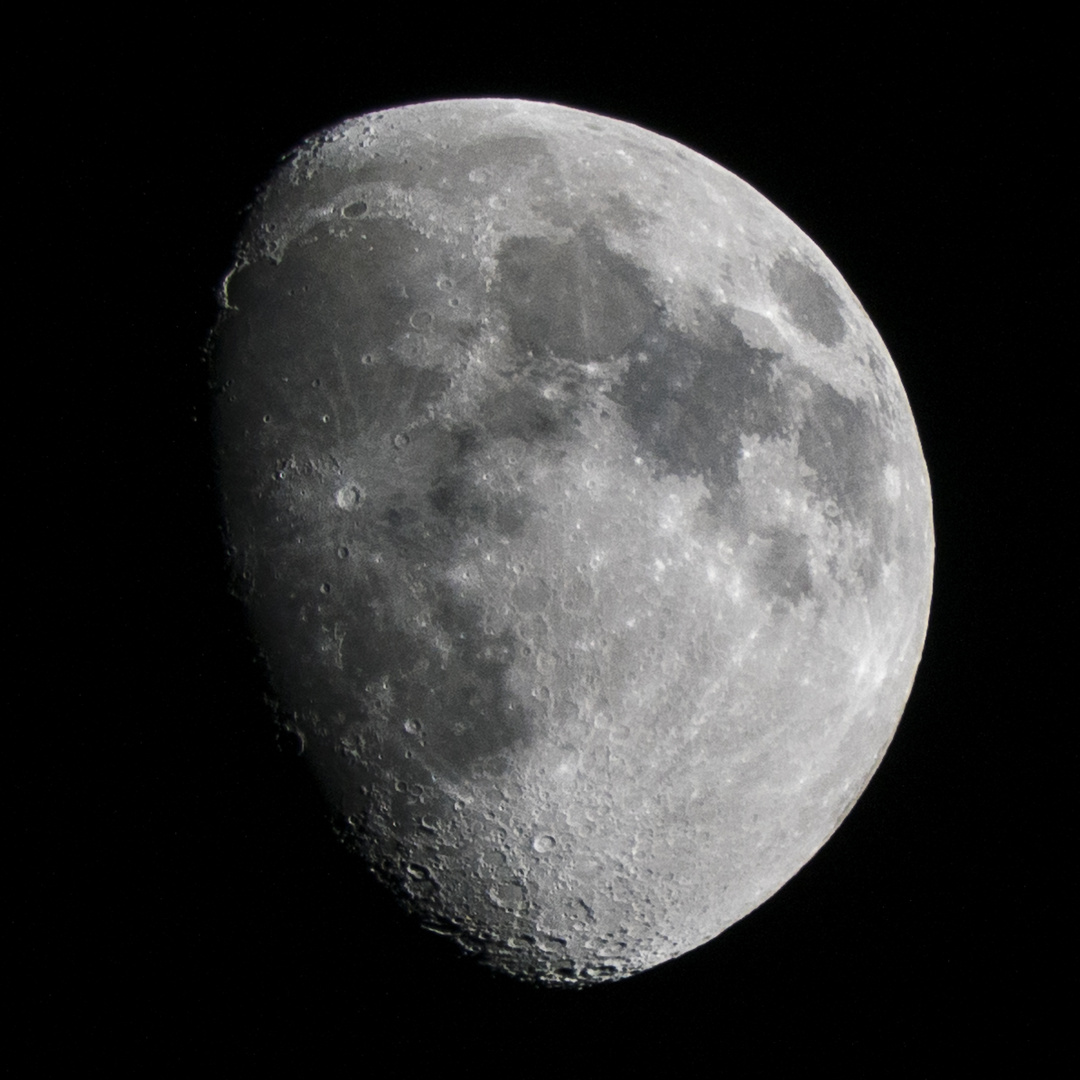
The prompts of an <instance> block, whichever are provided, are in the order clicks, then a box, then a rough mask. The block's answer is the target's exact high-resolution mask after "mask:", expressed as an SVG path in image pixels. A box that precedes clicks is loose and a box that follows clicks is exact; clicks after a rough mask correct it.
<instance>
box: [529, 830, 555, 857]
mask: <svg viewBox="0 0 1080 1080" xmlns="http://www.w3.org/2000/svg"><path fill="white" fill-rule="evenodd" d="M532 846H533V851H539V852H541V853H543V852H546V851H552V850H553V849H554V847H555V837H554V836H548V835H546V834H545V835H543V836H537V837H535V838H534V839H533V842H532Z"/></svg>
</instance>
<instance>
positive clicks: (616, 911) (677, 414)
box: [214, 100, 933, 983]
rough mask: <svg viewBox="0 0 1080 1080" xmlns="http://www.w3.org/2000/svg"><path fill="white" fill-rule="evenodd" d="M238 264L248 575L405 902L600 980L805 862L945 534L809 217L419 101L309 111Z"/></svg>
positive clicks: (526, 111) (228, 452) (265, 627)
mask: <svg viewBox="0 0 1080 1080" xmlns="http://www.w3.org/2000/svg"><path fill="white" fill-rule="evenodd" d="M222 293H223V312H222V316H221V320H220V323H219V326H218V328H217V330H216V332H215V336H214V378H215V380H216V384H217V387H218V390H219V393H218V396H217V401H218V405H217V417H216V425H217V428H216V430H217V439H218V447H219V452H220V488H221V493H222V500H223V506H224V517H225V521H226V525H227V532H228V538H229V544H230V551H231V553H232V558H233V564H234V566H235V569H236V582H237V588H238V590H239V591H240V593H241V595H242V596H243V598H244V600H245V603H246V605H247V608H248V611H249V613H250V617H251V621H252V626H253V628H254V632H255V635H256V637H257V640H258V642H259V643H260V646H261V648H262V650H263V652H264V655H265V657H266V661H267V666H268V669H269V672H270V677H271V680H272V683H273V689H274V693H275V695H276V699H277V702H278V714H279V717H280V719H281V722H282V723H284V724H285V725H287V726H288V727H290V728H292V729H294V730H295V731H296V732H297V733H298V734H299V735H300V736H301V737H302V739H303V741H304V744H305V746H306V753H307V755H308V756H309V758H310V760H311V762H312V764H313V767H314V768H315V769H316V771H317V773H318V775H319V776H320V777H321V778H322V780H323V782H324V784H325V786H326V789H327V792H328V795H329V798H330V799H331V801H332V803H333V806H334V807H335V809H336V811H338V813H339V816H340V821H341V822H342V831H343V833H344V834H345V835H346V837H347V839H348V840H349V841H350V842H351V843H352V844H354V845H355V846H357V847H358V848H359V849H360V850H361V851H362V852H363V854H364V856H365V857H366V858H367V859H368V860H369V861H370V863H371V865H372V866H373V867H374V869H375V870H376V872H377V873H378V874H379V876H380V877H381V878H382V879H383V880H384V881H386V882H387V883H388V884H389V885H390V886H391V887H392V888H393V889H394V890H395V891H396V892H397V893H398V895H399V896H400V897H401V898H402V900H403V901H404V902H405V903H406V904H407V906H409V907H410V908H411V909H413V910H414V911H416V912H417V913H418V914H419V915H420V917H421V918H422V919H423V920H424V922H425V923H426V924H427V925H428V926H430V927H432V928H434V929H437V930H439V931H440V932H443V933H447V934H450V935H452V936H453V937H455V938H456V939H457V940H458V941H459V942H460V943H461V945H462V946H463V947H464V948H466V949H467V950H469V951H471V952H475V953H477V954H479V955H480V957H481V958H482V959H483V960H484V961H485V962H487V963H489V964H491V965H492V966H494V967H496V968H499V969H501V970H503V971H506V972H509V973H510V974H513V975H515V976H519V977H522V978H526V979H531V980H537V981H542V982H550V983H558V982H568V983H585V982H593V981H602V980H606V979H613V978H620V977H623V976H626V975H628V974H632V973H633V972H635V971H638V970H641V969H643V968H647V967H650V966H652V965H654V964H657V963H660V962H662V961H664V960H667V959H669V958H671V957H674V956H677V955H679V954H680V953H683V952H685V951H687V950H689V949H692V948H694V947H695V946H697V945H700V944H702V943H703V942H705V941H707V940H709V939H710V938H712V937H713V936H715V935H716V934H718V933H720V932H721V931H722V930H723V929H724V928H725V927H727V926H730V925H731V924H732V923H733V922H735V921H736V920H737V919H739V918H741V917H742V916H743V915H745V914H746V913H747V912H749V911H750V910H752V909H753V908H754V907H756V906H757V905H758V904H760V903H761V902H762V901H763V900H764V899H766V898H767V897H768V896H769V895H770V894H772V893H773V892H775V891H776V890H777V889H778V888H780V886H781V885H782V884H783V883H784V882H785V881H787V880H788V879H789V878H790V877H791V876H792V875H793V874H795V873H796V871H797V870H798V869H799V868H800V867H801V866H802V865H803V864H804V863H805V862H806V861H807V860H808V859H809V858H810V857H811V856H812V855H813V854H814V852H816V851H817V850H818V848H819V847H820V846H821V845H822V844H823V843H824V842H825V840H826V839H827V838H828V837H829V835H830V834H831V833H832V831H833V830H834V829H835V828H836V826H837V825H838V824H839V822H840V821H841V819H842V818H843V817H844V815H845V814H846V813H847V812H848V810H849V809H850V807H851V806H852V804H853V802H854V801H855V799H856V798H857V797H858V795H859V793H860V792H861V791H862V789H863V787H864V786H865V784H866V783H867V781H868V779H869V777H870V776H871V774H872V773H873V771H874V769H875V767H876V766H877V764H878V762H879V761H880V759H881V756H882V754H883V753H884V751H885V748H886V747H887V745H888V743H889V740H890V739H891V737H892V734H893V731H894V730H895V727H896V724H897V722H898V720H899V718H900V715H901V712H902V710H903V707H904V703H905V701H906V699H907V695H908V693H909V690H910V688H911V685H912V680H913V678H914V675H915V670H916V666H917V664H918V660H919V655H920V652H921V648H922V643H923V638H924V634H925V630H926V623H927V616H928V610H929V602H930V588H931V575H932V562H933V534H932V523H931V504H930V490H929V483H928V480H927V473H926V468H925V465H924V463H923V458H922V453H921V450H920V446H919V440H918V436H917V433H916V430H915V425H914V422H913V420H912V416H911V412H910V409H909V407H908V403H907V400H906V397H905V395H904V391H903V388H902V387H901V384H900V381H899V378H898V376H897V373H896V370H895V368H894V367H893V364H892V362H891V360H890V359H889V356H888V353H887V351H886V349H885V346H884V344H883V343H882V341H881V339H880V337H879V336H878V334H877V332H876V331H875V330H874V328H873V326H872V325H871V324H870V322H869V320H868V319H867V317H866V314H865V313H864V311H863V310H862V308H861V307H860V305H859V303H858V301H857V300H856V299H855V297H854V296H853V295H852V293H851V291H850V290H849V289H848V287H847V285H846V284H845V283H844V281H843V279H842V278H841V277H840V275H839V274H838V273H837V271H836V270H835V269H834V268H833V267H832V265H831V264H830V263H829V262H828V260H827V259H826V258H825V257H824V255H823V254H822V253H821V252H820V251H819V250H818V249H817V247H815V246H814V244H813V243H812V242H811V241H810V240H809V239H808V238H807V237H806V236H805V235H804V234H803V233H802V232H801V231H800V230H799V229H798V228H797V227H796V226H795V225H794V224H792V222H790V221H789V220H788V219H787V218H786V217H784V215H783V214H781V213H780V212H779V211H778V210H777V209H776V208H775V207H773V206H772V205H771V204H770V203H769V202H767V201H766V200H765V199H764V198H762V197H761V196H760V195H759V194H757V193H756V192H755V191H753V190H752V189H751V188H750V187H748V186H747V185H746V184H745V183H743V182H742V181H740V180H739V179H737V178H736V177H735V176H733V175H731V174H730V173H728V172H727V171H725V170H724V169H722V168H721V167H719V166H718V165H715V164H713V163H712V162H710V161H707V160H706V159H704V158H702V157H701V156H699V155H697V154H695V153H693V152H691V151H690V150H687V149H686V148H684V147H681V146H679V145H677V144H676V143H673V142H671V141H670V140H668V139H665V138H662V137H660V136H658V135H655V134H652V133H650V132H647V131H643V130H641V129H640V128H637V127H633V126H631V125H629V124H626V123H622V122H619V121H615V120H610V119H605V118H602V117H598V116H593V115H590V114H587V113H583V112H578V111H575V110H572V109H566V108H562V107H559V106H555V105H541V104H534V103H528V102H521V101H498V100H472V101H452V102H438V103H434V104H426V105H417V106H412V107H409V108H404V109H396V110H392V111H389V112H386V113H380V114H374V115H371V116H366V117H361V118H359V119H356V120H351V121H348V122H346V123H343V124H341V125H340V126H338V127H336V128H334V129H332V130H330V131H328V132H325V133H323V134H322V135H320V136H318V137H317V138H315V139H313V140H311V141H310V142H309V143H307V144H305V145H304V146H303V147H302V148H300V149H299V150H298V151H296V152H295V153H294V154H293V156H292V157H291V158H289V159H288V160H287V161H286V162H285V163H284V164H283V165H282V166H281V167H280V168H279V170H278V171H277V172H276V174H275V175H274V177H273V178H272V179H271V181H270V183H269V184H268V186H267V187H266V189H265V190H264V191H263V192H262V194H261V195H260V197H259V199H258V201H257V203H256V205H255V207H254V210H253V212H252V214H251V217H250V220H249V223H248V225H247V227H246V230H245V232H244V234H243V236H242V238H241V242H240V244H239V247H238V254H237V258H236V262H235V265H234V267H233V269H232V270H231V272H230V273H229V275H228V276H227V278H226V280H225V283H224V285H223V290H222Z"/></svg>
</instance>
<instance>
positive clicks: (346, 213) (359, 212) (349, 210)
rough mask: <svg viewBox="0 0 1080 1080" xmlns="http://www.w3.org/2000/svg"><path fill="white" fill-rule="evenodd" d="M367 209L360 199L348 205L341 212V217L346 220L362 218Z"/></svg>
mask: <svg viewBox="0 0 1080 1080" xmlns="http://www.w3.org/2000/svg"><path fill="white" fill-rule="evenodd" d="M367 209H368V206H367V203H366V202H364V201H363V199H360V200H359V201H357V202H353V203H349V205H348V206H346V207H345V208H344V209H343V210H342V211H341V216H342V217H347V218H358V217H363V216H364V215H365V214H366V213H367Z"/></svg>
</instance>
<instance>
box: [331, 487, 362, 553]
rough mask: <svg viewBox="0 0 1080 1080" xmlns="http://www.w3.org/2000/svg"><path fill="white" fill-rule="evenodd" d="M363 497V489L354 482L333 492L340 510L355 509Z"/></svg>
mask: <svg viewBox="0 0 1080 1080" xmlns="http://www.w3.org/2000/svg"><path fill="white" fill-rule="evenodd" d="M365 498H366V493H365V492H364V489H363V488H360V487H357V486H356V485H355V484H346V485H345V487H342V488H338V490H337V492H336V493H335V494H334V502H335V503H337V505H338V507H339V509H341V510H355V509H356V508H357V507H358V506H359V505H360V504H361V503H362V502H363V501H364V499H365ZM346 554H347V552H346Z"/></svg>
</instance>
